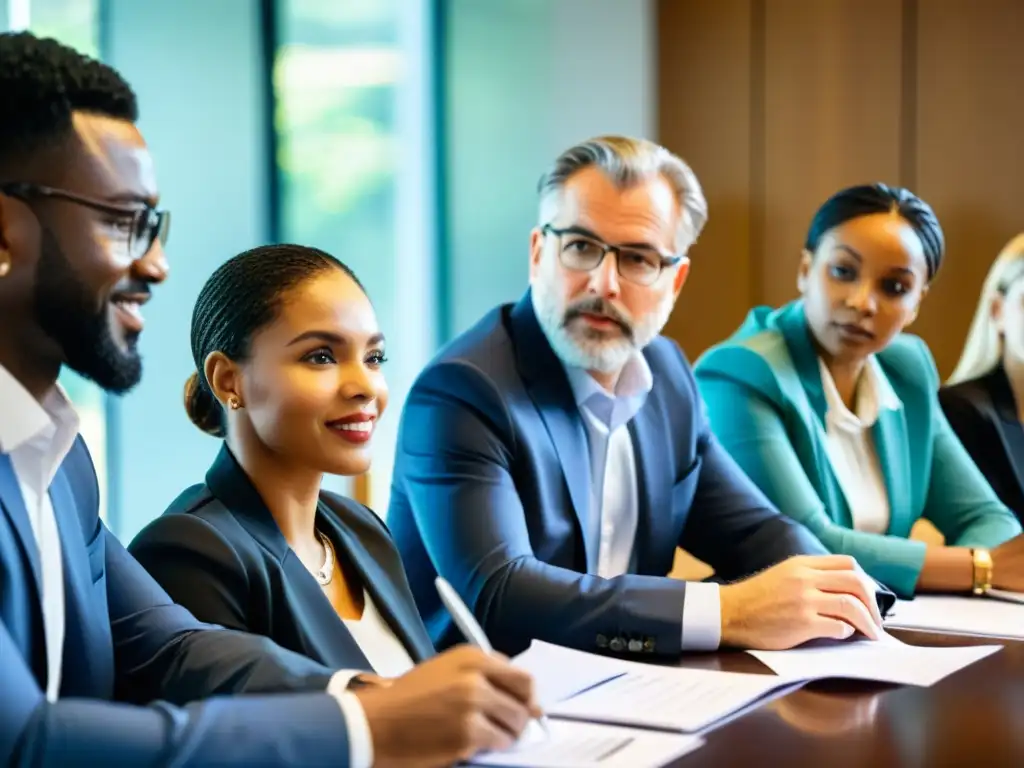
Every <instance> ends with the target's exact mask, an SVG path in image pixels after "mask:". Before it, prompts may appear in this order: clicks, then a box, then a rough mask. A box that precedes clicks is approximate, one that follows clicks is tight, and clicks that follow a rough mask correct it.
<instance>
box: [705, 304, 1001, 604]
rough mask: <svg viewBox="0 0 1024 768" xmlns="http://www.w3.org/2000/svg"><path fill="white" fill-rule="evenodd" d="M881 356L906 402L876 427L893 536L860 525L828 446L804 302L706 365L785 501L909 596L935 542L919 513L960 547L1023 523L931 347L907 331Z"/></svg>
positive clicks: (755, 475) (725, 347)
mask: <svg viewBox="0 0 1024 768" xmlns="http://www.w3.org/2000/svg"><path fill="white" fill-rule="evenodd" d="M878 362H879V364H880V365H881V368H882V370H883V372H884V373H885V375H886V377H887V378H888V379H889V383H890V385H891V386H892V388H893V390H895V392H896V394H897V396H898V397H899V399H900V401H901V402H902V406H901V407H900V408H899V409H897V410H883V411H882V412H881V413H880V414H879V417H878V421H877V422H875V425H874V427H873V428H872V434H873V437H874V443H875V446H876V449H877V450H878V453H879V461H880V464H881V466H882V471H883V474H884V476H885V482H886V488H887V489H888V495H889V507H890V522H889V530H888V532H887V533H886V534H885V535H879V534H874V533H864V532H860V531H854V530H852V519H851V516H850V510H849V508H848V506H847V504H846V499H845V497H844V495H843V492H842V489H841V488H840V486H839V483H838V481H837V479H836V477H835V475H834V474H833V471H832V466H831V463H830V461H829V458H828V453H827V452H826V447H825V412H826V410H827V406H826V404H825V395H824V392H823V390H822V384H821V373H820V370H819V368H818V357H817V352H816V350H815V348H814V346H813V344H812V342H811V336H810V331H809V330H808V328H807V322H806V318H805V316H804V308H803V303H802V302H801V301H795V302H792V303H790V304H787V305H785V306H783V307H781V308H780V309H777V310H772V309H771V308H769V307H757V308H755V309H754V310H752V311H751V312H750V314H749V315H748V316H747V319H746V320H745V321H744V323H743V325H742V326H740V329H739V330H738V331H737V332H736V333H735V334H734V335H733V336H732V337H731V338H730V339H728V340H726V341H725V342H723V343H721V344H719V345H718V346H715V347H713V348H711V349H710V350H708V351H707V352H706V353H705V354H704V355H703V356H702V357H701V358H700V360H698V361H697V365H696V366H695V368H694V374H695V375H696V378H697V385H698V387H699V389H700V392H701V395H702V396H703V398H704V401H705V403H706V407H707V411H708V416H709V418H710V420H711V428H712V431H713V432H714V434H715V436H716V437H717V438H718V440H719V441H720V442H721V443H722V445H724V446H725V448H726V450H728V451H729V452H730V453H731V454H732V456H733V458H734V459H735V460H736V461H737V462H738V463H739V465H740V466H741V467H742V468H743V470H744V471H745V472H746V473H747V474H748V475H749V476H750V478H751V479H752V480H753V481H754V482H755V483H756V484H757V485H758V486H760V488H761V490H762V491H763V492H764V493H765V494H766V495H767V496H768V498H770V499H771V500H772V501H773V502H774V503H775V505H776V506H778V507H779V509H780V510H781V511H782V512H784V513H785V514H787V515H789V516H790V517H792V518H794V519H795V520H797V521H799V522H801V523H803V524H804V525H805V526H807V527H808V528H809V529H810V530H811V531H812V532H813V533H815V534H816V535H817V536H818V538H819V539H820V540H821V542H822V543H823V544H824V545H825V546H826V547H827V548H828V549H829V550H830V551H832V552H837V553H842V554H847V555H852V556H853V557H855V558H856V559H857V560H858V561H859V562H860V564H861V566H862V567H863V568H864V569H865V570H866V571H867V572H868V573H869V574H870V575H871V576H873V577H874V578H876V579H878V580H879V581H881V582H882V583H884V584H886V585H887V586H888V587H890V588H891V589H892V590H893V591H894V592H896V593H897V594H898V595H900V596H901V597H909V596H911V595H912V594H913V593H914V588H915V586H916V584H917V580H918V577H919V576H920V573H921V568H922V566H923V565H924V556H925V544H924V543H923V542H920V541H912V540H910V539H908V536H909V535H910V529H911V527H912V526H913V525H914V523H915V522H916V521H917V520H918V518H921V517H924V518H926V519H928V520H930V521H931V522H932V523H933V524H934V525H935V526H936V527H937V528H938V529H939V530H940V531H941V532H942V533H943V535H944V536H945V537H946V541H947V542H948V543H949V544H951V545H954V546H964V547H972V546H979V547H994V546H996V545H998V544H1001V543H1002V542H1004V541H1006V540H1008V539H1010V538H1013V537H1014V536H1015V535H1017V534H1018V533H1020V531H1021V527H1020V523H1018V521H1017V519H1016V517H1015V516H1014V514H1013V513H1012V512H1011V511H1010V510H1009V509H1007V508H1006V507H1005V506H1004V505H1003V504H1002V503H1001V502H1000V501H999V499H998V498H997V497H996V494H995V492H994V491H993V490H992V488H991V487H990V486H989V484H988V483H987V482H986V480H985V478H984V477H983V476H982V474H981V472H980V471H979V470H978V468H977V467H976V466H975V465H974V463H973V462H972V460H971V458H970V456H969V455H968V454H967V452H966V451H965V450H964V448H963V446H962V445H961V444H960V441H959V440H958V439H957V438H956V436H955V435H954V433H953V431H952V430H951V429H950V426H949V424H948V423H947V421H946V417H945V416H944V415H943V412H942V409H941V408H940V407H939V401H938V387H939V376H938V372H937V371H936V369H935V362H934V361H933V360H932V356H931V353H930V352H929V351H928V347H927V346H926V345H925V343H924V342H923V341H921V339H919V338H917V337H916V336H910V335H906V334H904V335H900V336H898V337H897V338H896V339H895V340H894V341H893V342H892V343H891V344H890V345H889V346H888V347H887V348H886V349H884V350H883V351H882V352H880V353H878Z"/></svg>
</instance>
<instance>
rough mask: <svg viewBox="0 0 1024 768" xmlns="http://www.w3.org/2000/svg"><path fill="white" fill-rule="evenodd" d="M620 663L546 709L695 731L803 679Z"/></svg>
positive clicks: (621, 722)
mask: <svg viewBox="0 0 1024 768" xmlns="http://www.w3.org/2000/svg"><path fill="white" fill-rule="evenodd" d="M619 663H620V664H621V665H622V666H623V668H624V669H625V670H626V672H625V674H623V675H620V676H618V677H615V678H613V679H611V680H608V681H607V682H604V683H601V684H600V685H598V686H597V687H595V688H591V689H589V690H586V691H584V692H583V693H580V694H578V695H576V696H573V697H572V698H570V699H567V700H564V701H560V702H558V703H557V704H555V705H553V706H551V707H550V708H549V709H548V710H547V711H548V714H549V715H552V716H557V717H571V718H575V719H579V720H587V721H591V722H601V723H608V724H616V725H623V726H640V727H644V728H661V729H664V730H669V731H679V732H683V733H699V732H703V731H706V730H707V729H708V728H710V727H712V726H718V725H721V724H722V723H724V722H725V721H726V720H728V719H732V718H733V717H736V716H738V715H739V714H741V713H742V712H745V711H747V710H748V709H749V708H750V707H751V706H752V705H759V704H761V703H763V702H764V701H766V700H768V699H769V698H774V697H776V696H781V695H783V694H785V693H788V692H789V691H791V690H793V689H794V688H798V687H799V686H800V685H802V684H803V683H802V681H796V680H789V679H780V678H778V677H775V676H774V675H748V674H741V673H739V672H717V671H711V670H704V669H684V668H680V667H660V666H654V665H648V664H639V663H636V662H628V661H622V662H619Z"/></svg>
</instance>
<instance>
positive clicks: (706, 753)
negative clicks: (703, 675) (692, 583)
mask: <svg viewBox="0 0 1024 768" xmlns="http://www.w3.org/2000/svg"><path fill="white" fill-rule="evenodd" d="M893 634H894V635H896V636H897V637H899V638H900V639H901V640H903V641H904V642H906V643H910V644H912V645H933V646H963V645H1003V646H1004V647H1003V649H1002V650H1001V651H999V652H998V653H995V654H993V655H992V656H989V657H987V658H985V659H982V660H981V661H979V662H977V663H976V664H972V665H971V666H969V667H967V668H966V669H963V670H961V671H959V672H957V673H955V674H953V675H951V676H950V677H948V678H946V679H944V680H941V681H940V682H938V683H936V684H935V685H934V686H932V687H931V688H915V687H907V686H892V685H881V684H873V683H863V682H856V681H841V680H836V681H831V680H830V681H822V682H818V683H813V684H811V685H808V686H806V687H804V688H802V689H800V690H798V691H795V692H793V693H791V694H789V695H787V696H785V697H783V698H781V699H777V700H775V701H772V702H770V703H769V704H767V705H765V706H762V707H760V708H758V709H756V710H755V711H753V712H750V713H748V714H747V715H745V716H744V717H742V718H740V719H738V720H735V721H733V722H731V723H729V724H727V725H725V726H724V727H722V728H720V729H718V730H715V731H712V732H711V733H710V734H708V736H707V744H706V745H705V746H704V747H703V748H702V749H700V750H698V751H697V752H694V753H693V754H691V755H688V756H687V757H684V758H683V759H682V760H680V761H679V762H678V763H676V766H678V768H690V766H698V765H700V766H716V768H717V766H731V765H751V766H755V765H756V766H759V767H760V766H772V765H780V766H782V765H785V766H787V767H793V768H797V767H803V766H807V767H808V768H810V767H811V766H814V768H819V767H824V766H828V768H842V767H844V766H858V767H860V766H871V767H872V768H874V767H875V766H913V767H914V768H918V766H929V767H931V766H936V767H940V768H944V767H945V766H950V768H953V767H954V766H956V768H960V767H961V766H962V767H963V768H971V767H973V766H979V767H980V766H985V767H986V768H988V767H989V766H993V767H994V766H1024V643H1022V642H1012V641H995V642H994V641H992V640H990V639H986V638H976V637H965V636H953V635H942V634H935V633H927V632H907V631H894V632H893ZM681 665H682V666H686V667H694V668H701V669H720V670H723V671H728V672H751V673H761V674H770V672H769V670H768V669H767V667H765V666H763V665H762V664H761V663H760V662H759V661H757V660H756V659H754V658H753V657H752V656H749V655H747V654H744V653H739V652H721V653H716V654H709V655H706V656H701V657H695V658H689V659H686V660H684V661H683V662H682V663H681Z"/></svg>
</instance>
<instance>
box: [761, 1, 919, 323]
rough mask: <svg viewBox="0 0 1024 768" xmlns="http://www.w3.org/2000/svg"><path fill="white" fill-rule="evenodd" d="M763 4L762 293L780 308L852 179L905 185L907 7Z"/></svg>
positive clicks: (846, 3) (883, 3)
mask: <svg viewBox="0 0 1024 768" xmlns="http://www.w3.org/2000/svg"><path fill="white" fill-rule="evenodd" d="M764 8H765V14H764V40H765V42H764V53H765V57H764V66H763V69H762V72H763V77H764V117H763V120H764V124H763V130H764V159H763V163H764V187H763V189H761V190H758V191H759V192H760V194H761V195H762V198H761V200H760V201H757V204H759V205H760V206H761V207H762V210H763V215H764V233H763V242H762V244H761V252H760V253H759V254H758V257H759V259H760V260H761V283H760V286H759V289H760V290H759V292H758V295H757V297H756V299H757V301H758V302H759V303H767V304H772V305H778V304H781V303H784V302H786V301H788V300H789V299H791V298H793V297H794V296H796V270H797V264H798V262H799V258H800V252H801V249H802V247H803V243H804V238H805V236H806V234H807V227H808V225H809V223H810V220H811V217H812V215H813V214H814V211H815V210H816V209H817V207H818V206H819V205H820V204H821V203H822V202H824V200H825V199H826V198H827V197H828V196H829V195H831V194H832V193H834V192H836V191H837V190H839V189H840V188H842V187H845V186H849V185H851V184H860V183H866V182H872V181H886V182H889V183H899V174H900V112H901V102H902V99H901V74H900V73H901V59H902V52H901V38H902V23H901V19H902V9H901V3H899V2H894V1H893V0H824V1H822V2H778V0H766V2H765V3H764ZM752 129H753V130H755V131H757V130H761V126H758V125H757V124H756V122H755V123H754V124H753V125H752Z"/></svg>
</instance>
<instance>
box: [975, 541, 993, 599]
mask: <svg viewBox="0 0 1024 768" xmlns="http://www.w3.org/2000/svg"><path fill="white" fill-rule="evenodd" d="M971 560H972V563H973V566H974V585H973V586H972V588H971V591H972V592H973V593H974V594H976V595H984V594H985V593H986V592H988V591H989V590H990V589H992V555H991V553H989V551H988V550H987V549H972V550H971Z"/></svg>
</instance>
